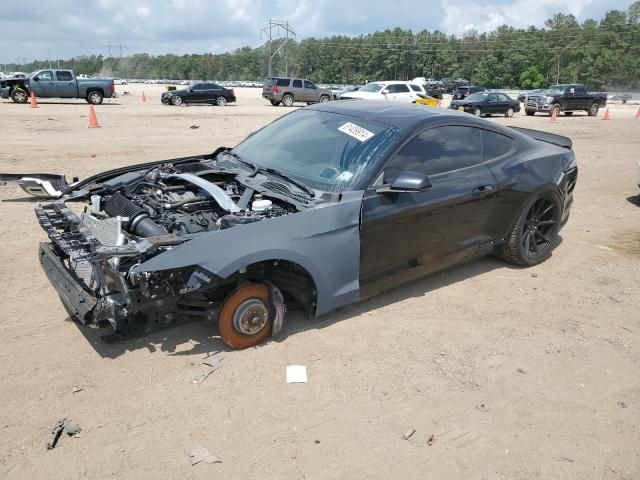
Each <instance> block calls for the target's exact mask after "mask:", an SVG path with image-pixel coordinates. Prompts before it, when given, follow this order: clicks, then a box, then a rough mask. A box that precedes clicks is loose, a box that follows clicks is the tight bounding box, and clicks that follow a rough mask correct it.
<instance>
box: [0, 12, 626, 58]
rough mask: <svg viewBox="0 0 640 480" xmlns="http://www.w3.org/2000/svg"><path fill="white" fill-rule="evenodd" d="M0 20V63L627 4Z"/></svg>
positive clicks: (452, 25) (28, 15)
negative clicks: (269, 32) (286, 31)
mask: <svg viewBox="0 0 640 480" xmlns="http://www.w3.org/2000/svg"><path fill="white" fill-rule="evenodd" d="M19 3H20V8H16V9H3V12H2V15H1V16H0V38H1V39H2V42H0V64H3V63H14V62H17V63H21V62H22V61H23V59H26V61H27V62H29V61H32V60H34V59H41V60H42V59H47V58H48V57H50V58H51V59H56V58H60V59H64V58H70V57H73V56H78V55H92V54H95V55H98V54H102V55H107V54H108V51H109V44H111V54H112V55H114V56H115V55H120V46H122V53H123V54H124V55H130V54H133V53H140V52H145V53H150V54H154V55H157V54H163V53H176V54H184V53H205V52H211V53H222V52H225V51H232V50H234V49H236V48H239V47H243V46H250V47H256V46H258V45H260V44H262V43H263V42H264V39H265V37H264V36H262V38H261V36H260V30H261V29H262V28H263V27H265V26H266V24H267V23H268V21H269V18H274V19H278V20H283V21H288V22H289V23H290V25H291V27H292V29H293V30H294V31H295V32H296V38H297V39H298V40H301V39H303V38H307V37H316V38H317V37H324V36H331V35H348V36H355V35H360V34H366V33H371V32H374V31H376V30H385V29H387V28H395V27H402V28H410V29H412V30H413V31H420V30H423V29H426V30H436V29H437V30H440V31H443V32H446V33H449V34H461V33H463V32H464V31H465V30H468V29H476V30H478V31H480V32H484V31H491V30H493V29H495V28H496V27H498V26H500V25H503V24H507V25H510V26H513V27H528V26H529V25H536V26H544V21H545V20H546V19H547V18H549V17H551V16H552V15H553V14H554V13H565V14H569V13H572V14H574V15H575V16H576V17H577V18H578V20H580V21H582V20H585V19H587V18H594V19H600V18H602V16H603V15H604V14H605V13H606V12H607V11H610V10H614V9H618V10H626V9H627V8H628V7H629V5H630V4H631V3H632V0H511V1H508V0H432V1H431V2H428V1H424V0H420V1H418V0H411V1H409V0H349V1H346V2H345V1H340V0H21V1H20V2H19Z"/></svg>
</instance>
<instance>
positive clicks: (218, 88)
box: [211, 83, 220, 90]
mask: <svg viewBox="0 0 640 480" xmlns="http://www.w3.org/2000/svg"><path fill="white" fill-rule="evenodd" d="M211 90H220V85H218V84H217V83H212V84H211Z"/></svg>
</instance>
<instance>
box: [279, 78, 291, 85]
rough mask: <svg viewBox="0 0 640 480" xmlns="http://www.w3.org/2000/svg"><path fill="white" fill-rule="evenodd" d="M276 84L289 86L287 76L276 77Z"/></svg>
mask: <svg viewBox="0 0 640 480" xmlns="http://www.w3.org/2000/svg"><path fill="white" fill-rule="evenodd" d="M276 85H278V86H279V87H288V86H289V79H288V78H278V79H276Z"/></svg>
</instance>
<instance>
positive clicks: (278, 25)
mask: <svg viewBox="0 0 640 480" xmlns="http://www.w3.org/2000/svg"><path fill="white" fill-rule="evenodd" d="M274 32H275V36H274ZM283 33H284V38H283V37H282V34H283ZM263 34H264V35H265V36H266V37H267V38H268V39H269V76H271V64H272V60H273V58H274V57H275V56H276V55H277V54H278V53H280V51H282V52H283V55H284V76H285V77H288V76H289V49H288V43H289V38H290V37H289V35H291V36H292V37H295V36H296V32H294V31H293V30H292V29H291V26H290V25H289V22H285V21H282V20H274V19H272V18H270V19H269V24H268V25H267V26H266V27H264V28H263V29H262V30H260V39H261V40H262V35H263ZM274 40H277V41H280V45H279V46H278V48H276V49H275V51H274V49H273V47H274V43H273V42H274Z"/></svg>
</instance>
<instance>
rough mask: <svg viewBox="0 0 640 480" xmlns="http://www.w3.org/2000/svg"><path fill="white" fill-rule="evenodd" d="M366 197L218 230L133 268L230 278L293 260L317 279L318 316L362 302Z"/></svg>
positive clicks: (351, 196)
mask: <svg viewBox="0 0 640 480" xmlns="http://www.w3.org/2000/svg"><path fill="white" fill-rule="evenodd" d="M362 195H363V192H361V191H360V192H346V193H344V194H343V195H342V199H341V200H340V201H339V202H337V203H330V204H327V205H321V206H318V207H316V208H311V209H309V210H305V211H303V212H299V213H294V214H291V215H286V216H283V217H276V218H271V219H268V220H263V221H260V222H255V223H250V224H247V225H243V226H239V227H234V228H230V229H227V230H219V231H215V232H211V233H208V234H206V235H203V236H201V237H198V238H195V239H193V240H191V241H189V242H187V243H184V244H182V245H180V246H178V247H175V248H173V249H171V250H169V251H167V252H165V253H162V254H160V255H157V256H156V257H154V258H152V259H150V260H148V261H147V262H145V263H143V264H141V265H139V266H138V267H136V268H134V269H133V271H134V272H151V271H157V270H167V269H173V268H182V267H188V266H192V265H198V266H200V267H201V268H203V269H205V270H208V271H209V272H211V273H213V274H215V275H217V276H219V277H222V278H227V277H228V276H229V275H232V274H233V273H235V272H237V271H238V270H240V269H241V268H242V267H246V266H248V265H251V264H253V263H256V262H260V261H264V260H288V261H291V262H295V263H297V264H299V265H300V266H301V267H303V268H304V269H306V270H307V272H309V274H310V275H311V277H312V278H313V280H314V282H315V285H316V290H317V307H316V315H322V314H324V313H326V312H328V311H331V310H333V309H335V308H338V307H341V306H343V305H347V304H349V303H353V302H356V301H358V300H359V298H360V281H359V271H360V209H361V205H362Z"/></svg>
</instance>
